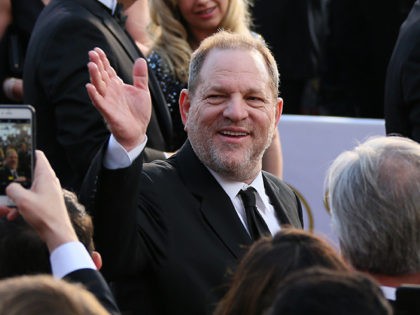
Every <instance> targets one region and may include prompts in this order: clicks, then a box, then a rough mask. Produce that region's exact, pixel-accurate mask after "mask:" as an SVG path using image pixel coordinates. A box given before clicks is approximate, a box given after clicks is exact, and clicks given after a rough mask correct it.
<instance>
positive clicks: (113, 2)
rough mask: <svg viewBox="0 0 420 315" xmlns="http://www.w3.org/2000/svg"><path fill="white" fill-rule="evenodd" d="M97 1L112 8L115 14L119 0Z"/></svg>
mask: <svg viewBox="0 0 420 315" xmlns="http://www.w3.org/2000/svg"><path fill="white" fill-rule="evenodd" d="M97 1H98V2H100V3H102V4H103V5H104V6H106V7H107V8H108V9H110V10H111V12H112V14H114V11H115V7H116V6H117V0H97Z"/></svg>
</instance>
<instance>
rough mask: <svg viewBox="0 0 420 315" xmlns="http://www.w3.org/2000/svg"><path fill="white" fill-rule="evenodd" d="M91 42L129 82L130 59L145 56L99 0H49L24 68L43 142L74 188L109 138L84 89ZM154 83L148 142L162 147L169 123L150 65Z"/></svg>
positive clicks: (27, 93) (29, 100)
mask: <svg viewBox="0 0 420 315" xmlns="http://www.w3.org/2000/svg"><path fill="white" fill-rule="evenodd" d="M94 47H100V48H102V49H103V50H104V51H105V53H106V54H107V56H108V58H109V60H110V63H111V65H112V66H113V67H114V68H115V70H116V72H117V74H118V75H119V76H120V77H121V78H122V80H123V81H124V82H126V83H132V67H133V62H134V60H135V59H137V58H138V57H141V56H142V54H141V52H140V51H139V49H138V48H137V46H136V45H135V44H134V42H133V40H132V39H131V37H130V36H129V35H128V34H127V33H126V32H125V31H124V29H123V28H122V27H121V26H120V25H119V24H118V23H117V21H116V20H115V19H114V18H113V17H112V16H111V13H110V10H109V9H108V8H106V7H105V6H103V5H102V4H100V3H99V2H98V1H96V0H52V2H51V3H50V4H49V5H48V6H47V7H46V8H45V10H43V12H42V13H41V15H40V16H39V19H38V20H37V23H36V25H35V28H34V30H33V33H32V36H31V40H30V43H29V47H28V50H27V56H26V61H25V67H24V82H25V84H24V94H25V103H28V104H32V105H33V106H34V107H35V109H36V115H37V144H38V147H39V149H41V150H43V151H44V152H45V154H46V156H47V157H48V159H49V161H50V162H51V164H52V166H53V168H54V170H55V172H56V173H57V176H58V177H59V179H60V180H61V183H62V185H63V186H64V187H65V188H68V189H74V190H76V191H77V190H78V189H79V186H80V184H81V181H82V179H83V177H84V175H85V172H86V171H87V169H88V167H89V164H90V162H91V160H92V158H93V157H94V155H95V153H96V152H97V151H98V149H99V147H100V145H101V144H102V143H103V142H104V141H105V140H106V139H107V138H108V136H109V132H108V130H107V128H106V126H105V123H104V121H103V119H102V117H101V115H100V114H99V113H98V112H97V110H96V109H95V108H94V107H93V105H92V104H91V102H90V99H89V97H88V94H87V92H86V88H85V85H86V83H88V82H89V73H88V70H87V63H88V51H89V50H91V49H93V48H94ZM149 89H150V91H151V95H152V103H153V113H152V119H151V122H150V124H149V129H148V137H149V139H150V142H148V146H149V147H151V148H154V149H158V150H164V149H165V147H166V141H168V140H169V139H170V138H171V133H172V122H171V118H170V115H169V111H168V109H167V106H166V102H165V99H164V97H163V95H162V92H161V91H160V88H159V85H158V83H157V81H156V79H155V77H154V75H153V73H152V72H151V71H149ZM148 154H149V155H150V152H148ZM155 157H156V156H152V157H150V156H149V158H150V159H153V158H155ZM159 157H163V155H159Z"/></svg>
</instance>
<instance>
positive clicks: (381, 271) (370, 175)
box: [326, 136, 420, 315]
mask: <svg viewBox="0 0 420 315" xmlns="http://www.w3.org/2000/svg"><path fill="white" fill-rule="evenodd" d="M326 183H327V185H326V190H327V192H328V199H329V202H330V205H331V215H332V222H333V226H334V228H335V230H336V232H337V236H338V240H339V244H340V249H341V253H342V254H343V256H344V257H345V258H346V259H347V260H348V261H349V262H350V264H351V265H352V266H353V267H354V268H356V269H358V270H360V271H363V272H367V273H369V274H370V275H371V276H372V277H373V278H375V279H376V280H377V281H378V282H379V283H380V284H381V285H382V290H383V292H384V293H385V296H386V297H387V298H388V299H389V300H390V301H391V302H392V304H393V306H394V309H395V314H396V315H403V314H420V303H419V301H420V246H419V244H420V233H419V226H420V188H419V187H420V144H419V143H417V142H415V141H413V140H411V139H408V138H405V137H396V136H394V137H377V138H373V139H368V140H367V141H365V142H364V143H362V144H360V145H358V146H357V147H356V148H354V149H353V150H351V151H347V152H344V153H342V154H340V155H339V156H338V157H337V158H336V160H335V161H334V162H333V164H332V165H331V166H330V168H329V170H328V173H327V181H326ZM404 284H409V285H413V286H412V287H401V286H402V285H404Z"/></svg>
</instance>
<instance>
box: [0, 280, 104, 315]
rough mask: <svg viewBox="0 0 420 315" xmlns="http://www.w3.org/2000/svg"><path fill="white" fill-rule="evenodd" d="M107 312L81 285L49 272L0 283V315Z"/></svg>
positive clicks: (62, 314)
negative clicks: (54, 276)
mask: <svg viewBox="0 0 420 315" xmlns="http://www.w3.org/2000/svg"><path fill="white" fill-rule="evenodd" d="M44 314H45V315H46V314H48V315H58V314H60V315H107V314H109V313H108V312H107V311H106V310H105V309H104V307H103V306H102V305H101V304H100V303H99V302H98V300H97V299H96V297H95V296H94V295H93V294H92V293H90V292H89V291H87V290H86V289H85V288H84V287H83V286H81V285H78V284H72V283H68V282H66V281H64V280H61V279H55V278H53V277H52V276H49V275H38V276H21V277H14V278H9V279H5V280H2V281H1V282H0V315H44Z"/></svg>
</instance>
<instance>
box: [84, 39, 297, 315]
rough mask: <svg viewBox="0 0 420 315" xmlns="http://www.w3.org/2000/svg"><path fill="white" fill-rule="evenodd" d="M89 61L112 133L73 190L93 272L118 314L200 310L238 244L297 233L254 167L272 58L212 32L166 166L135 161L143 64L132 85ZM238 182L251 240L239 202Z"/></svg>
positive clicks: (219, 287)
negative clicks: (98, 272) (111, 294)
mask: <svg viewBox="0 0 420 315" xmlns="http://www.w3.org/2000/svg"><path fill="white" fill-rule="evenodd" d="M89 56H90V60H91V62H90V63H89V65H88V67H89V71H90V75H91V84H88V85H87V89H88V93H89V95H90V97H91V99H92V101H93V103H94V104H95V106H96V108H97V109H98V110H99V112H100V113H101V114H102V115H103V117H104V119H105V120H106V121H107V123H108V125H109V128H110V130H111V133H112V136H111V137H110V140H109V142H108V145H107V146H105V147H104V148H103V150H102V152H100V154H98V156H97V158H96V160H95V161H94V164H93V165H92V167H91V170H90V173H89V174H88V176H87V178H86V182H85V186H84V188H83V190H82V191H83V196H84V202H85V204H86V205H87V206H88V209H90V211H92V213H93V217H94V221H95V222H94V224H95V236H96V239H95V243H96V246H97V248H98V250H100V251H101V252H102V253H103V258H104V265H103V266H104V268H103V273H104V275H105V277H106V278H107V279H108V280H110V281H112V282H113V286H114V288H115V292H116V294H117V300H118V301H119V303H120V306H121V308H122V309H123V310H126V309H129V310H131V311H132V312H133V313H135V314H210V313H211V311H212V309H213V308H214V306H215V304H216V303H217V301H218V300H219V299H220V298H221V296H222V295H223V293H224V291H225V289H226V286H224V284H226V283H227V278H226V275H227V273H228V271H230V270H232V269H233V268H234V267H235V265H236V263H237V261H238V260H239V259H240V258H241V256H242V255H243V253H244V251H245V250H246V248H247V246H249V245H250V244H251V243H252V242H253V241H254V240H255V239H257V238H259V237H260V236H261V235H263V234H274V233H275V232H277V231H278V230H279V229H280V228H281V226H283V225H292V226H294V227H302V213H301V212H302V211H301V205H300V203H299V200H298V198H297V197H296V195H295V194H294V193H293V191H292V190H291V189H290V188H289V187H288V186H287V185H286V184H284V183H283V182H282V181H280V180H279V179H278V178H276V177H274V176H272V175H270V174H268V173H266V172H264V171H262V170H261V167H262V155H263V153H264V151H265V150H266V149H267V147H268V146H269V145H270V143H271V140H272V138H273V134H274V131H275V130H276V127H277V123H278V120H279V118H280V115H281V110H282V105H283V101H282V100H281V98H278V96H277V87H278V70H277V65H276V63H275V61H274V58H273V57H272V55H271V54H270V52H269V50H268V49H267V47H266V46H265V44H264V43H263V41H262V40H259V39H256V38H253V37H252V36H243V35H233V34H230V33H227V32H219V33H217V34H215V35H213V36H211V37H209V38H207V39H206V40H204V41H203V42H202V43H201V45H200V47H199V48H198V49H197V51H196V52H195V53H194V54H193V56H192V60H191V64H190V77H189V84H188V86H189V89H188V90H183V91H182V92H181V96H180V112H181V117H182V119H183V122H184V124H185V130H186V131H187V133H188V140H187V141H186V142H185V144H184V145H183V147H182V148H181V149H180V150H179V151H178V152H177V153H176V154H175V155H173V156H172V157H171V158H169V159H168V160H166V161H160V162H154V163H149V164H143V163H142V158H141V155H142V154H141V151H142V148H143V147H144V146H145V143H146V141H147V137H146V136H145V131H146V127H147V123H148V120H149V118H150V108H151V105H150V96H149V92H148V89H147V69H146V63H145V61H144V60H141V59H139V60H137V61H136V64H135V67H134V70H133V82H134V86H132V85H127V84H124V83H123V82H122V80H120V78H118V77H117V76H116V74H115V72H114V71H113V69H112V68H111V67H110V66H109V62H108V60H107V58H106V56H105V54H104V53H103V52H102V51H101V50H100V49H95V50H94V51H91V52H90V54H89ZM249 186H251V187H253V188H254V192H255V193H256V196H255V198H256V208H255V207H254V208H253V209H255V211H256V213H255V212H254V213H253V216H255V217H257V219H256V220H257V221H258V220H259V223H258V224H257V225H260V227H261V225H262V226H263V227H262V230H258V232H259V233H260V234H255V231H254V230H253V226H252V224H253V223H254V221H252V219H251V215H250V214H249V213H248V214H246V211H248V210H247V209H246V208H247V207H246V206H244V203H243V202H242V200H241V197H240V195H239V194H240V193H241V191H242V190H244V189H247V188H248V187H249ZM261 221H262V222H261Z"/></svg>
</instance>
